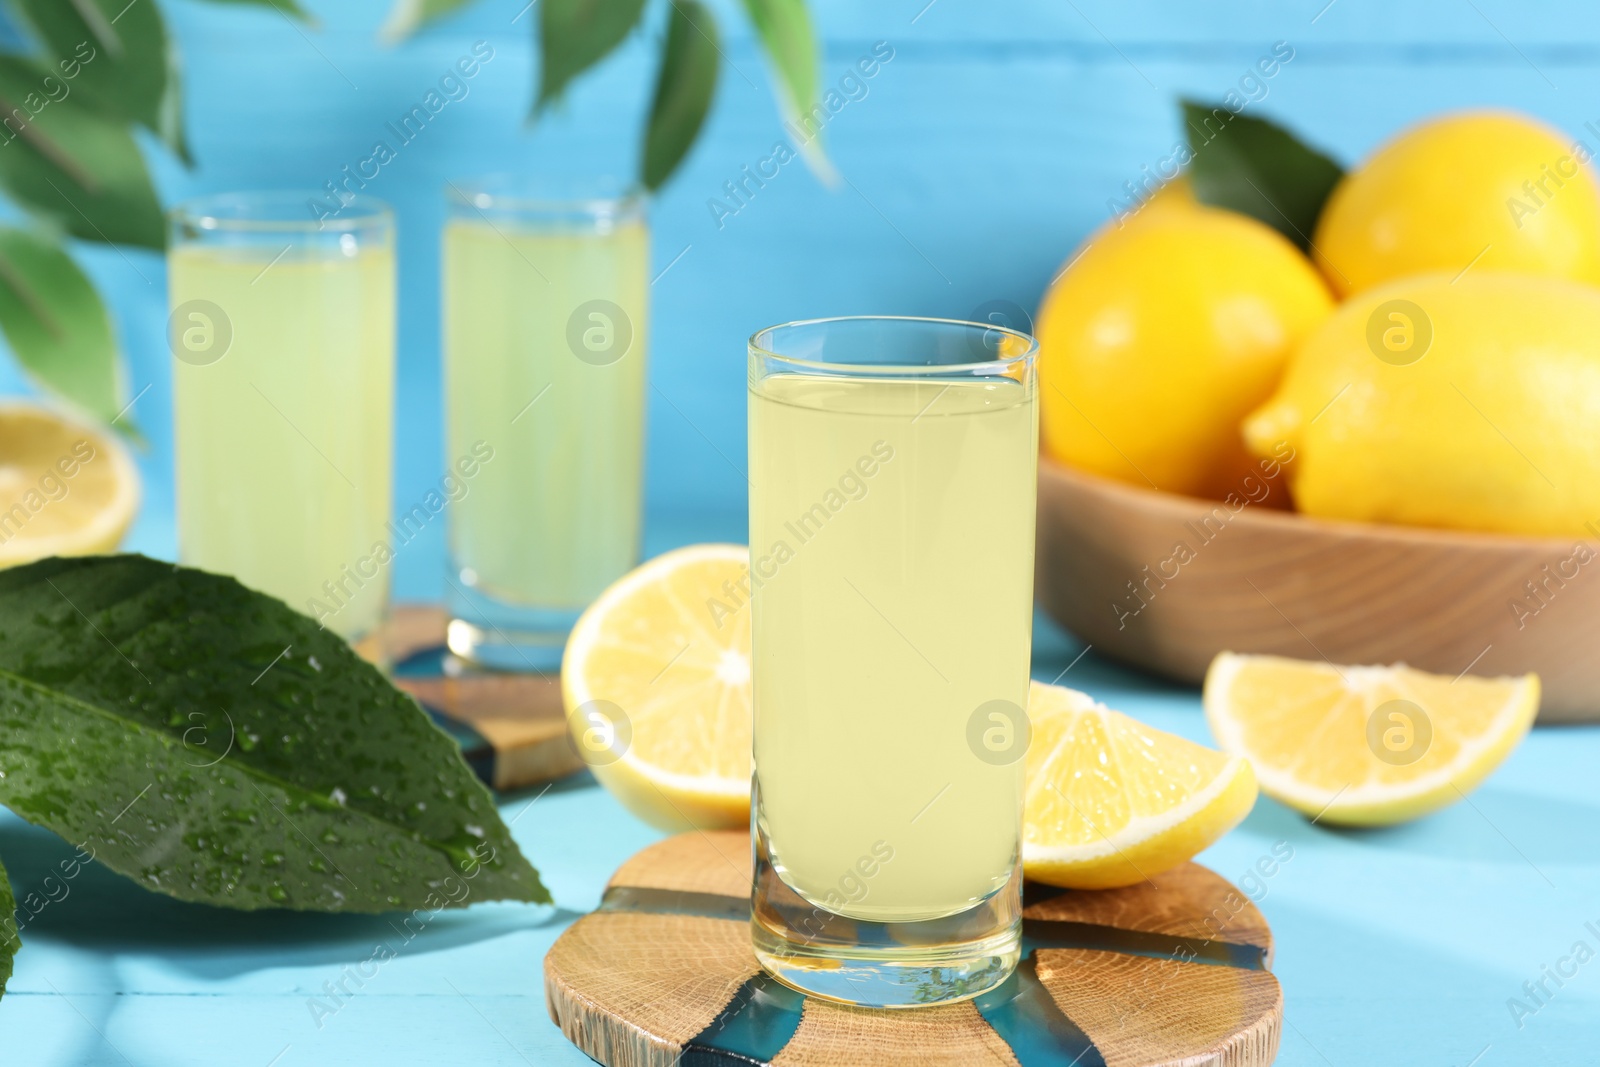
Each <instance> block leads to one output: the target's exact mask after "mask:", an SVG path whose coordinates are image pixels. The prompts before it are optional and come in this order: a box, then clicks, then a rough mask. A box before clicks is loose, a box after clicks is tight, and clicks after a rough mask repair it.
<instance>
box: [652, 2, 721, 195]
mask: <svg viewBox="0 0 1600 1067" xmlns="http://www.w3.org/2000/svg"><path fill="white" fill-rule="evenodd" d="M717 60H718V53H717V24H716V22H715V20H713V19H712V17H711V11H710V9H709V8H707V7H706V6H705V5H704V4H702V3H700V0H675V2H674V3H673V5H672V15H671V17H670V19H669V21H668V23H667V38H666V41H665V42H664V43H663V45H662V48H661V70H660V72H659V73H658V74H657V75H656V93H655V99H654V100H653V101H651V104H650V121H649V124H648V125H647V126H646V127H645V134H644V152H643V153H642V156H641V159H642V162H641V164H640V181H642V182H643V183H644V186H645V188H647V189H652V190H653V189H659V188H660V187H661V186H662V184H663V183H665V182H666V180H667V179H668V178H669V177H671V176H672V172H673V171H675V170H677V169H678V164H680V163H682V162H683V157H684V156H686V155H688V154H689V149H690V148H691V147H692V146H693V145H694V141H695V138H696V137H697V136H699V134H700V127H701V126H702V125H703V124H704V123H705V120H706V113H707V112H709V111H710V110H711V97H712V96H713V94H715V92H716V89H717V69H718V63H717Z"/></svg>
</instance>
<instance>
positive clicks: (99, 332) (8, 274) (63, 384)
mask: <svg viewBox="0 0 1600 1067" xmlns="http://www.w3.org/2000/svg"><path fill="white" fill-rule="evenodd" d="M0 330H3V331H4V332H5V336H6V341H7V342H8V343H9V344H10V346H11V351H12V353H13V354H14V355H15V356H16V357H17V362H18V363H20V364H22V366H23V368H24V369H25V370H27V371H28V373H29V374H31V375H32V376H33V377H34V378H36V379H38V381H39V382H40V383H42V384H43V385H44V386H46V387H47V388H49V389H51V390H53V391H55V392H56V393H59V394H60V395H62V396H64V397H66V398H67V399H68V400H70V401H72V402H73V403H74V404H76V405H78V406H79V407H81V408H83V409H84V410H85V411H87V412H89V413H90V414H92V415H94V416H96V417H97V418H99V419H100V420H101V421H102V422H109V421H110V420H111V419H113V418H115V417H116V416H117V413H118V411H119V409H120V408H121V406H122V398H121V395H120V393H119V390H118V376H117V361H118V352H117V341H116V336H115V334H114V333H113V332H112V329H111V317H110V316H109V315H108V314H107V313H106V309H105V305H104V304H102V303H101V302H100V295H99V294H98V293H96V292H95V289H94V285H93V284H92V283H91V282H90V281H89V279H88V277H86V276H85V275H84V273H83V272H82V271H81V270H79V269H78V265H77V264H76V263H74V262H73V261H72V257H70V256H68V255H67V253H66V252H65V250H63V249H62V248H61V246H60V245H58V244H56V243H55V242H54V241H52V240H50V239H49V238H48V237H46V236H44V235H42V234H38V233H34V232H31V231H28V230H19V229H16V228H14V227H10V226H0Z"/></svg>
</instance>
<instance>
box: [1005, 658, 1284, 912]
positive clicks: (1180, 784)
mask: <svg viewBox="0 0 1600 1067" xmlns="http://www.w3.org/2000/svg"><path fill="white" fill-rule="evenodd" d="M1028 720H1029V723H1030V724H1031V726H1032V728H1033V736H1032V739H1031V740H1030V742H1029V744H1028V757H1027V760H1028V762H1027V785H1026V793H1025V800H1024V808H1023V838H1022V863H1023V869H1024V872H1025V873H1026V874H1027V876H1028V877H1029V878H1031V879H1033V880H1035V881H1038V882H1045V883H1047V884H1049V885H1059V886H1069V887H1072V888H1074V889H1109V888H1112V887H1115V886H1122V885H1133V884H1135V883H1137V882H1142V881H1144V880H1145V879H1146V878H1148V877H1149V876H1151V875H1154V874H1159V873H1161V872H1162V871H1165V870H1168V869H1170V868H1172V867H1176V866H1177V865H1178V864H1180V863H1182V862H1183V861H1185V860H1187V859H1189V858H1190V857H1191V856H1193V855H1195V853H1197V852H1199V851H1200V850H1201V849H1203V848H1205V847H1206V846H1207V845H1210V844H1211V843H1212V842H1213V841H1215V840H1216V839H1217V838H1219V837H1221V836H1222V835H1223V834H1225V833H1227V832H1228V831H1229V830H1231V829H1232V828H1233V827H1234V826H1236V825H1238V823H1239V821H1240V820H1241V819H1243V818H1244V817H1245V816H1246V815H1247V814H1249V812H1250V808H1251V806H1252V805H1254V804H1255V800H1256V780H1255V775H1254V774H1252V773H1251V771H1250V764H1249V762H1247V761H1246V760H1243V759H1240V758H1239V757H1237V756H1229V755H1226V754H1224V753H1221V752H1216V751H1213V750H1212V749H1209V748H1206V747H1205V746H1203V745H1197V744H1195V743H1194V742H1193V741H1188V740H1185V739H1184V738H1181V737H1178V736H1176V735H1173V734H1169V733H1165V732H1163V731H1161V730H1157V729H1154V728H1153V727H1149V726H1146V725H1144V724H1143V723H1141V722H1139V721H1138V720H1136V719H1130V718H1129V717H1128V716H1126V715H1123V714H1122V713H1121V712H1116V711H1112V710H1111V709H1110V708H1107V707H1105V706H1104V705H1102V704H1097V703H1096V702H1095V701H1094V700H1092V699H1091V698H1090V697H1088V696H1086V695H1084V694H1083V693H1079V692H1077V691H1076V690H1073V689H1065V688H1062V687H1061V686H1054V685H1041V684H1039V683H1037V682H1035V683H1034V685H1033V687H1032V689H1031V690H1030V691H1029V694H1028Z"/></svg>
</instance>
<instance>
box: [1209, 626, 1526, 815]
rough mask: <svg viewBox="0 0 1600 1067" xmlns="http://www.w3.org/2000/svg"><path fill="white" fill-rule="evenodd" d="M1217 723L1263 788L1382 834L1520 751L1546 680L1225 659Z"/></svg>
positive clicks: (1215, 698)
mask: <svg viewBox="0 0 1600 1067" xmlns="http://www.w3.org/2000/svg"><path fill="white" fill-rule="evenodd" d="M1204 700H1205V709H1206V720H1207V722H1209V723H1210V724H1211V732H1212V734H1213V735H1214V736H1215V737H1216V739H1217V742H1218V744H1220V745H1221V746H1222V747H1223V749H1224V750H1226V751H1228V752H1232V753H1236V754H1238V755H1241V756H1247V757H1249V759H1250V762H1251V763H1252V764H1253V765H1254V766H1255V769H1256V774H1257V775H1259V776H1260V778H1261V789H1262V791H1263V792H1265V793H1266V794H1267V795H1268V796H1270V797H1273V798H1275V799H1277V800H1280V801H1282V802H1283V803H1285V804H1287V805H1289V806H1290V807H1291V808H1296V809H1298V810H1300V811H1303V812H1305V813H1307V814H1308V815H1311V816H1313V817H1314V818H1316V819H1318V820H1319V821H1321V822H1330V823H1340V824H1344V825H1349V826H1383V825H1388V824H1390V823H1396V822H1401V821H1403V820H1406V819H1414V818H1416V817H1417V816H1419V815H1424V814H1426V813H1428V812H1430V811H1434V810H1436V809H1438V808H1442V807H1444V806H1445V805H1446V804H1451V803H1454V802H1455V801H1457V800H1459V799H1461V798H1462V797H1463V796H1465V795H1466V794H1467V793H1468V792H1470V791H1471V790H1472V789H1474V788H1475V787H1476V786H1477V785H1478V784H1479V783H1480V782H1482V781H1483V780H1484V778H1486V777H1488V775H1489V772H1490V771H1492V770H1494V769H1495V767H1497V766H1499V765H1500V762H1501V761H1502V760H1504V759H1505V758H1506V756H1507V755H1509V754H1510V752H1511V750H1512V749H1513V748H1515V747H1516V744H1517V742H1518V741H1520V740H1522V737H1523V735H1525V734H1526V733H1527V732H1528V727H1529V726H1530V725H1532V723H1533V717H1534V715H1535V714H1536V713H1537V712H1538V710H1539V678H1538V676H1537V675H1534V674H1525V675H1522V676H1520V677H1502V678H1479V677H1474V676H1472V675H1462V676H1461V677H1459V678H1450V677H1448V676H1446V675H1438V674H1427V673H1425V672H1423V671H1418V670H1412V669H1411V668H1409V667H1406V666H1404V665H1396V666H1393V667H1345V666H1335V665H1333V664H1330V663H1316V662H1310V661H1307V660H1297V659H1287V658H1284V657H1280V656H1242V655H1236V654H1234V653H1232V652H1223V653H1221V654H1219V655H1218V656H1217V658H1216V659H1214V660H1212V661H1211V667H1210V669H1209V670H1207V672H1206V684H1205V697H1204Z"/></svg>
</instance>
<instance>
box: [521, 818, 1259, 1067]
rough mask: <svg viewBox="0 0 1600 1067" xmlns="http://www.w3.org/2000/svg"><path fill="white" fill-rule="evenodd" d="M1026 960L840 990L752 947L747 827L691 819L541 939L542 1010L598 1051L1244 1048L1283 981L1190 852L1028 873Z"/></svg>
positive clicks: (643, 1065)
mask: <svg viewBox="0 0 1600 1067" xmlns="http://www.w3.org/2000/svg"><path fill="white" fill-rule="evenodd" d="M1025 902H1026V905H1027V907H1026V910H1025V911H1024V913H1023V942H1024V943H1023V953H1024V955H1023V962H1022V964H1021V965H1020V966H1019V967H1018V969H1017V973H1016V974H1015V975H1014V976H1013V977H1012V978H1011V979H1009V980H1008V981H1007V982H1006V983H1005V984H1004V985H1002V986H1001V987H1000V988H999V989H997V990H994V991H991V992H990V993H986V994H984V995H983V996H981V997H979V998H977V999H976V1000H971V1001H965V1002H962V1003H957V1004H947V1005H940V1006H937V1007H929V1008H919V1009H910V1010H906V1009H900V1010H893V1011H890V1010H883V1009H868V1008H850V1007H844V1006H841V1005H838V1004H833V1003H829V1002H827V1001H822V1000H815V999H810V998H807V997H804V996H802V995H800V994H799V993H796V992H794V991H793V990H790V989H789V988H787V987H786V986H782V985H779V984H778V983H777V982H775V981H773V980H772V979H771V978H769V977H767V976H766V975H765V974H764V973H763V972H762V970H761V968H760V967H759V966H758V965H757V963H756V960H755V956H754V955H753V954H752V953H751V950H750V918H749V917H750V840H749V837H748V836H747V835H746V834H745V833H743V832H741V831H717V832H707V833H700V832H692V833H686V834H680V835H678V836H677V837H673V838H669V839H668V840H666V841H661V842H659V843H657V844H654V845H651V846H650V847H649V848H647V849H645V850H644V851H642V852H640V853H639V854H638V855H636V856H634V857H633V858H632V859H630V860H629V861H628V862H627V863H625V864H623V866H622V868H621V869H620V870H618V871H617V873H616V874H615V875H613V876H612V878H611V882H610V883H609V885H608V886H607V889H606V894H605V897H604V899H603V901H602V903H601V906H600V908H599V909H598V910H597V911H595V912H593V913H591V914H589V915H586V916H584V917H583V918H581V919H579V920H578V921H577V922H575V923H574V924H573V925H572V926H571V927H570V928H568V929H567V931H566V932H565V933H563V934H562V935H561V937H560V938H559V939H558V940H557V941H556V943H555V945H554V946H552V947H551V949H550V952H549V954H548V955H547V956H546V957H545V964H544V973H545V996H546V999H547V1001H548V1003H549V1007H550V1015H551V1018H553V1019H554V1020H555V1022H556V1025H558V1026H560V1027H561V1030H562V1032H563V1033H564V1034H566V1035H567V1037H568V1038H570V1039H571V1040H572V1042H573V1043H574V1044H576V1045H577V1046H578V1047H579V1048H580V1049H582V1050H583V1051H584V1052H586V1053H587V1054H588V1055H590V1056H591V1057H593V1058H594V1059H596V1060H598V1061H599V1062H600V1063H602V1064H605V1065H606V1067H647V1065H648V1067H673V1065H679V1067H734V1065H741V1067H758V1065H765V1064H772V1065H773V1067H788V1065H821V1067H858V1065H861V1064H873V1065H875V1067H899V1065H902V1064H904V1065H915V1067H932V1065H944V1064H949V1065H951V1067H955V1065H961V1067H968V1065H975V1064H996V1065H1003V1064H1004V1065H1014V1067H1093V1065H1110V1067H1146V1065H1149V1067H1154V1065H1157V1064H1173V1065H1177V1064H1182V1065H1184V1067H1200V1065H1203V1064H1216V1065H1219V1067H1221V1065H1226V1067H1255V1065H1265V1064H1269V1063H1271V1062H1272V1060H1273V1058H1274V1057H1275V1056H1276V1055H1277V1052H1278V1037H1279V1032H1280V1029H1281V1027H1282V1021H1283V991H1282V990H1281V989H1280V988H1279V986H1278V980H1277V979H1276V978H1275V977H1273V975H1272V972H1271V971H1270V970H1268V967H1269V965H1270V963H1271V960H1272V934H1271V931H1270V930H1268V929H1267V924H1266V920H1265V919H1264V918H1262V916H1261V913H1260V912H1259V911H1257V910H1256V908H1255V906H1254V905H1253V904H1251V903H1250V902H1249V900H1248V899H1247V898H1246V897H1245V896H1244V894H1243V893H1241V892H1240V891H1239V890H1237V889H1236V888H1234V886H1233V885H1232V884H1231V883H1229V882H1228V881H1227V880H1226V879H1224V878H1221V877H1220V876H1218V875H1216V874H1215V873H1213V872H1211V871H1209V870H1207V869H1206V868H1204V867H1201V866H1199V865H1197V864H1193V863H1188V864H1184V865H1183V866H1181V867H1179V868H1177V869H1175V870H1172V871H1168V872H1166V873H1165V874H1162V875H1158V876H1156V877H1155V878H1154V879H1152V880H1151V881H1149V882H1146V883H1142V884H1140V885H1137V886H1131V887H1129V888H1126V889H1115V890H1103V891H1098V892H1083V891H1073V890H1057V889H1050V888H1048V887H1043V886H1032V885H1030V886H1029V887H1028V892H1027V896H1026V898H1025Z"/></svg>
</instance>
